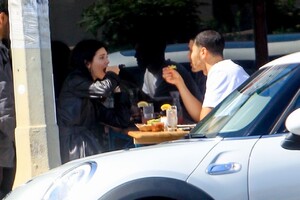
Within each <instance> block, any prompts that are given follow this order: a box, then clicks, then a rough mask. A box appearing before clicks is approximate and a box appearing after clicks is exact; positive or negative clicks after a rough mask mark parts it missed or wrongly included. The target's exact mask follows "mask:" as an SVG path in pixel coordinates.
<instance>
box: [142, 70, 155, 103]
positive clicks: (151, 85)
mask: <svg viewBox="0 0 300 200" xmlns="http://www.w3.org/2000/svg"><path fill="white" fill-rule="evenodd" d="M156 81H157V77H155V76H154V75H153V74H152V73H151V72H149V71H148V69H146V71H145V74H144V84H143V88H142V90H143V92H144V93H145V94H147V95H148V96H149V97H151V98H154V94H155V90H156Z"/></svg>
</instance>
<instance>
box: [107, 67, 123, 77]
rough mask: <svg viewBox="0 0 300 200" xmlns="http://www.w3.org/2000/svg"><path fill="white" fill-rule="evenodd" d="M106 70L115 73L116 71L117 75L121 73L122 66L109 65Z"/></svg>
mask: <svg viewBox="0 0 300 200" xmlns="http://www.w3.org/2000/svg"><path fill="white" fill-rule="evenodd" d="M105 71H106V72H109V71H110V72H114V73H116V74H117V75H119V73H120V68H119V66H109V67H106V70H105Z"/></svg>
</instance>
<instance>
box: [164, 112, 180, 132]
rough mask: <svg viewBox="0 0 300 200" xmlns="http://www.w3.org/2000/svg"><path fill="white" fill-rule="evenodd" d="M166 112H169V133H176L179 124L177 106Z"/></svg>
mask: <svg viewBox="0 0 300 200" xmlns="http://www.w3.org/2000/svg"><path fill="white" fill-rule="evenodd" d="M166 112H167V128H168V131H176V129H177V123H178V118H177V107H176V106H171V108H170V109H168V110H167V111H166Z"/></svg>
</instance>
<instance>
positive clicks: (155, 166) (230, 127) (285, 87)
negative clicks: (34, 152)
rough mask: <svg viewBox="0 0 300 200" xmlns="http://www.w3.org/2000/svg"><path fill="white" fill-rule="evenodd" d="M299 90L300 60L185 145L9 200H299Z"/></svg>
mask: <svg viewBox="0 0 300 200" xmlns="http://www.w3.org/2000/svg"><path fill="white" fill-rule="evenodd" d="M299 88H300V52H299V53H294V54H291V55H288V56H285V57H282V58H279V59H277V60H274V61H272V62H270V63H268V64H266V65H265V66H263V67H261V68H260V69H259V70H258V71H257V72H256V73H254V74H253V75H252V76H251V77H250V78H249V79H248V80H247V81H246V82H245V83H244V84H243V85H241V86H240V87H239V88H238V89H237V90H235V91H234V92H233V93H232V94H230V95H229V96H228V97H227V98H226V99H225V100H224V101H222V102H221V103H220V104H219V105H218V106H217V107H216V108H215V109H214V110H213V111H212V112H211V113H210V114H209V115H207V116H206V117H205V118H204V119H203V120H202V121H201V122H200V123H198V124H197V126H196V127H195V128H194V129H192V131H191V132H190V133H189V134H188V135H187V136H186V137H185V138H182V139H180V140H176V141H171V142H165V143H161V144H157V145H151V146H146V147H139V148H132V149H126V150H119V151H113V152H109V153H103V154H99V155H95V156H91V157H86V158H83V159H78V160H75V161H71V162H69V163H66V164H64V165H62V166H60V167H58V168H55V169H52V170H50V171H49V172H47V173H45V174H42V175H40V176H37V177H35V178H33V179H32V180H30V181H28V182H27V183H26V184H24V185H22V186H19V187H17V188H15V189H14V190H13V191H12V192H11V193H10V194H9V195H8V196H7V197H6V198H5V199H6V200H19V199H30V200H41V199H43V200H54V199H55V200H56V199H72V200H73V199H89V200H94V199H99V200H116V199H122V200H132V199H164V200H167V199H173V200H174V199H178V200H179V199H180V200H181V199H184V200H189V199H192V200H194V199H216V200H232V199H243V200H245V199H250V200H252V199H255V200H266V199H295V200H296V199H299V197H300V190H299V188H298V185H299V184H300V179H299V177H300V170H299V168H300V159H299V158H300V121H299V119H300V109H299V108H300V90H299ZM288 116H289V117H288Z"/></svg>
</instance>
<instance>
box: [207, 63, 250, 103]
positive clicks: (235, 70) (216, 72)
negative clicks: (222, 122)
mask: <svg viewBox="0 0 300 200" xmlns="http://www.w3.org/2000/svg"><path fill="white" fill-rule="evenodd" d="M248 78H249V75H248V74H247V73H246V71H245V70H244V69H243V68H242V67H241V66H239V65H237V64H236V63H234V62H232V61H231V60H223V61H220V62H218V63H216V64H215V65H213V66H212V68H211V69H210V71H209V72H208V74H207V80H206V92H205V96H204V101H203V107H211V108H214V107H216V106H217V105H218V104H219V103H220V102H221V101H222V100H223V99H224V98H225V97H227V96H228V95H229V94H230V93H231V92H232V91H233V90H235V89H236V88H237V87H238V86H240V85H241V84H242V83H243V82H244V81H245V80H246V79H248Z"/></svg>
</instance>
